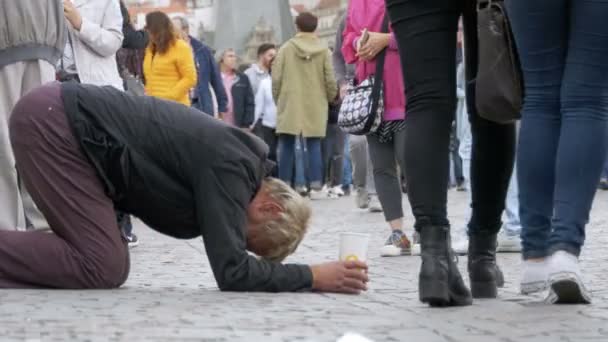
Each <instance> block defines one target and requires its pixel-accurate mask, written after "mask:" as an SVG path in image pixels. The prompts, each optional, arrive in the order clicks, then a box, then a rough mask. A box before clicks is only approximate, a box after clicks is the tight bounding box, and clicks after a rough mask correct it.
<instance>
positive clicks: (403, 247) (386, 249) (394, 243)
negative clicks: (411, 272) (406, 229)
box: [380, 230, 412, 257]
mask: <svg viewBox="0 0 608 342" xmlns="http://www.w3.org/2000/svg"><path fill="white" fill-rule="evenodd" d="M411 248H412V245H411V243H410V240H409V239H408V238H407V236H406V235H405V234H404V233H403V232H402V231H401V230H393V232H392V233H391V236H389V237H388V240H386V243H385V244H384V246H382V249H381V250H380V255H381V256H383V257H395V256H402V255H411V253H412V250H411Z"/></svg>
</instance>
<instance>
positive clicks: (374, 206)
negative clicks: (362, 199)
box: [369, 196, 384, 213]
mask: <svg viewBox="0 0 608 342" xmlns="http://www.w3.org/2000/svg"><path fill="white" fill-rule="evenodd" d="M369 211H370V213H381V212H383V211H384V210H383V209H382V204H380V201H379V200H378V196H372V197H371V199H370V202H369Z"/></svg>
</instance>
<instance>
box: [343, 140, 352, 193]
mask: <svg viewBox="0 0 608 342" xmlns="http://www.w3.org/2000/svg"><path fill="white" fill-rule="evenodd" d="M352 184H353V164H352V162H351V160H350V141H349V139H348V135H346V137H345V143H344V176H343V177H342V186H343V187H345V188H346V187H349V186H351V185H352Z"/></svg>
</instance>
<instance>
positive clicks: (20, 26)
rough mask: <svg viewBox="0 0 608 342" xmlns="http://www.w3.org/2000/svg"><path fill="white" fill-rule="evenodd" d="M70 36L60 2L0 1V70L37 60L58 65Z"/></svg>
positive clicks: (55, 0) (31, 0) (42, 0)
mask: <svg viewBox="0 0 608 342" xmlns="http://www.w3.org/2000/svg"><path fill="white" fill-rule="evenodd" d="M67 35H68V31H67V26H66V24H65V19H64V15H63V2H62V1H61V0H18V1H17V0H0V68H2V67H4V66H6V65H9V64H13V63H16V62H19V61H26V60H38V59H40V60H45V61H47V62H49V63H51V64H52V65H55V64H56V63H57V61H58V60H59V58H60V57H61V55H62V54H63V50H64V47H65V44H66V41H67Z"/></svg>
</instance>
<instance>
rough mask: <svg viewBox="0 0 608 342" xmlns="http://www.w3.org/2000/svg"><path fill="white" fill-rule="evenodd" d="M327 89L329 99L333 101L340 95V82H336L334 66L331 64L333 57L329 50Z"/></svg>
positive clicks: (326, 67) (326, 73)
mask: <svg viewBox="0 0 608 342" xmlns="http://www.w3.org/2000/svg"><path fill="white" fill-rule="evenodd" d="M323 69H324V71H325V89H326V92H327V101H328V102H333V101H334V100H335V99H336V96H337V95H338V84H337V83H336V77H335V76H334V67H333V66H332V65H331V57H330V56H329V52H327V54H326V55H325V67H324V68H323Z"/></svg>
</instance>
